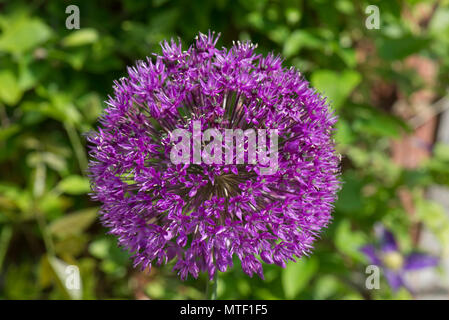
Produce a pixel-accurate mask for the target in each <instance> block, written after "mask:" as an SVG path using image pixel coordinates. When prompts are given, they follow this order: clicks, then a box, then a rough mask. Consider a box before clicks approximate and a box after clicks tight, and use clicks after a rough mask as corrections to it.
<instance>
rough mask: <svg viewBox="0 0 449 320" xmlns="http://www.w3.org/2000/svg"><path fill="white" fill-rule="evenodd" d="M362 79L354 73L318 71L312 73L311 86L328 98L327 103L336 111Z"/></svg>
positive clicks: (346, 71) (348, 71) (349, 71)
mask: <svg viewBox="0 0 449 320" xmlns="http://www.w3.org/2000/svg"><path fill="white" fill-rule="evenodd" d="M361 79H362V77H361V76H360V74H359V73H358V72H356V71H352V70H345V71H343V72H342V73H338V72H335V71H332V70H318V71H315V72H314V73H312V76H311V84H312V86H314V87H315V88H317V89H318V91H320V92H321V93H322V94H323V96H326V97H327V98H328V102H329V103H330V104H331V105H332V106H333V107H334V108H335V109H338V108H340V107H341V105H342V104H343V103H344V102H345V100H346V98H347V97H348V96H349V94H350V93H351V92H352V90H354V88H355V87H356V86H357V85H358V84H359V83H360V81H361Z"/></svg>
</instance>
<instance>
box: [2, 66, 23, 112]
mask: <svg viewBox="0 0 449 320" xmlns="http://www.w3.org/2000/svg"><path fill="white" fill-rule="evenodd" d="M22 94H23V91H22V90H21V89H20V86H19V83H18V81H17V78H16V76H15V75H14V73H12V72H11V71H9V70H3V71H0V101H3V102H4V103H6V104H7V105H10V106H14V105H15V104H17V102H19V100H20V98H22Z"/></svg>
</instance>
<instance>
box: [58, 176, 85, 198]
mask: <svg viewBox="0 0 449 320" xmlns="http://www.w3.org/2000/svg"><path fill="white" fill-rule="evenodd" d="M57 188H58V189H59V190H61V191H62V192H64V193H68V194H73V195H78V194H84V193H87V192H89V191H90V183H89V180H88V179H87V178H85V177H81V176H76V175H71V176H68V177H66V178H64V179H63V180H62V181H61V182H59V184H58V186H57Z"/></svg>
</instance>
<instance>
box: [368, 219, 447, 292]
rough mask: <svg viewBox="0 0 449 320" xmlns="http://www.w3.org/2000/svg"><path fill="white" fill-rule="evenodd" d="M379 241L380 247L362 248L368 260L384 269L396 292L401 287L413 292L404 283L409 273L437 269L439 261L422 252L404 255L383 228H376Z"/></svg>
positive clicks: (390, 234) (392, 237)
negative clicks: (406, 274) (430, 268)
mask: <svg viewBox="0 0 449 320" xmlns="http://www.w3.org/2000/svg"><path fill="white" fill-rule="evenodd" d="M376 231H377V237H378V239H379V244H378V246H375V245H371V244H369V245H366V246H364V247H362V248H361V251H362V252H363V253H364V254H365V256H366V257H367V258H368V260H369V261H370V262H371V263H372V264H375V265H378V266H381V267H382V268H383V269H384V274H385V278H386V279H387V281H388V283H389V285H390V286H391V288H392V289H393V290H394V291H397V290H398V289H399V288H401V287H405V288H407V289H408V290H409V291H412V290H411V289H410V287H409V286H408V285H407V284H406V283H405V281H404V275H405V273H406V272H407V271H414V270H419V269H423V268H427V267H435V266H436V265H437V264H438V262H439V259H438V258H437V257H434V256H431V255H428V254H424V253H421V252H412V253H410V254H409V255H406V256H405V255H403V254H402V253H401V252H400V250H399V247H398V244H397V242H396V239H395V237H394V235H393V234H392V233H391V232H390V231H389V230H387V229H385V228H384V227H383V226H378V227H377V228H376Z"/></svg>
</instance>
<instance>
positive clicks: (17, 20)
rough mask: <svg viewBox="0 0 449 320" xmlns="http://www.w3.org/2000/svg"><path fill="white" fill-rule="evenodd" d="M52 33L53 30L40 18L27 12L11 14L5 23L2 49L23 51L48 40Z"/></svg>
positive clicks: (15, 51)
mask: <svg viewBox="0 0 449 320" xmlns="http://www.w3.org/2000/svg"><path fill="white" fill-rule="evenodd" d="M51 35H52V30H51V29H50V28H49V27H48V26H47V25H46V24H45V23H43V22H42V21H41V20H40V19H37V18H30V17H29V16H28V15H27V14H17V15H11V16H10V17H9V19H8V20H7V22H6V23H4V24H3V33H2V34H1V35H0V50H4V51H7V52H10V53H23V52H25V51H27V50H30V49H33V48H35V47H37V46H38V45H40V44H42V43H44V42H46V41H47V40H48V39H49V38H50V36H51Z"/></svg>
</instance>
